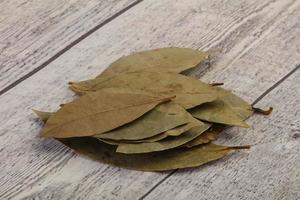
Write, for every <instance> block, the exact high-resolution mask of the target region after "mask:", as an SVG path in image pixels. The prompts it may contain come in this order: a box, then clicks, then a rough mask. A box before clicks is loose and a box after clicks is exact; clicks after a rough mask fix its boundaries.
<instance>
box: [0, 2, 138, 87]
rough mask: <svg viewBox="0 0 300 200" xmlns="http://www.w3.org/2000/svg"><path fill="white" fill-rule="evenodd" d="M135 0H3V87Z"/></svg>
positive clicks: (0, 46) (0, 58)
mask: <svg viewBox="0 0 300 200" xmlns="http://www.w3.org/2000/svg"><path fill="white" fill-rule="evenodd" d="M135 2H140V1H137V0H121V1H120V0H108V1H98V0H88V1H86V0H64V1H61V0H54V1H53V0H46V1H45V0H34V1H33V0H30V1H28V0H21V1H19V0H12V1H1V2H0V91H1V90H2V89H4V88H5V87H7V86H8V85H10V84H12V83H14V82H15V81H17V80H18V79H20V78H21V77H23V76H24V75H26V74H27V73H29V72H32V71H33V70H35V69H37V68H39V67H41V66H42V65H43V64H44V63H45V62H48V61H49V59H51V58H52V57H53V56H57V54H59V53H60V51H62V50H64V48H66V47H68V46H69V45H70V44H72V43H74V42H76V40H78V39H81V38H80V37H81V36H84V35H85V34H86V33H88V32H89V31H91V30H93V29H94V28H95V27H96V28H98V27H97V26H99V25H101V24H102V23H103V24H105V23H107V20H108V19H110V18H111V17H113V16H114V15H116V14H117V13H119V12H122V10H124V9H127V8H128V7H129V6H130V5H131V4H134V3H135ZM68 48H69V47H68ZM8 77H9V78H8Z"/></svg>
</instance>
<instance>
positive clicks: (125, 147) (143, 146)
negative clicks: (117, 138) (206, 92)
mask: <svg viewBox="0 0 300 200" xmlns="http://www.w3.org/2000/svg"><path fill="white" fill-rule="evenodd" d="M209 127H210V124H206V123H202V125H201V126H198V127H194V128H192V129H191V130H189V131H187V132H185V133H183V134H181V135H180V136H170V137H167V138H166V139H163V140H159V141H157V142H150V143H139V144H120V145H119V146H118V147H117V150H116V151H117V152H120V153H126V154H135V153H149V152H153V151H164V150H167V149H172V148H175V147H178V146H181V145H183V144H185V143H187V142H189V141H191V140H193V139H195V138H196V137H198V136H199V135H201V134H202V133H203V132H204V131H206V130H207V129H208V128H209Z"/></svg>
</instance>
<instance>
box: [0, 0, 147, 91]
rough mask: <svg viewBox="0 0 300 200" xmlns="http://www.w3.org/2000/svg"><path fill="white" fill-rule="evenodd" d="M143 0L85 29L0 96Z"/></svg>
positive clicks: (9, 86)
mask: <svg viewBox="0 0 300 200" xmlns="http://www.w3.org/2000/svg"><path fill="white" fill-rule="evenodd" d="M142 1H143V0H137V1H135V2H133V3H132V4H130V5H128V6H127V7H125V8H123V9H122V10H120V11H119V12H117V13H115V14H114V15H112V16H111V17H109V18H107V19H106V20H104V21H103V22H101V23H100V24H98V25H96V26H95V27H94V28H92V29H90V30H89V31H87V32H86V33H84V34H83V35H81V36H80V37H78V38H77V39H76V40H74V41H73V42H71V43H70V44H69V45H67V46H66V47H65V48H63V49H62V50H60V51H59V52H57V53H56V54H54V56H52V57H50V58H49V59H48V60H46V61H45V62H44V63H42V64H41V65H39V66H38V67H36V68H35V69H33V70H32V71H30V72H28V73H27V74H25V75H24V76H22V77H21V78H19V79H17V80H16V81H14V82H13V83H11V84H9V85H8V86H6V87H5V88H4V89H2V90H1V91H0V96H1V95H3V94H4V93H6V92H8V91H9V90H11V89H12V88H14V87H16V86H17V85H18V84H20V83H22V82H23V81H25V80H26V79H27V78H29V77H31V76H32V75H34V74H35V73H37V72H38V71H40V70H42V69H43V68H45V67H46V66H47V65H49V64H50V63H51V62H53V61H54V60H56V59H57V58H58V57H60V56H61V55H63V54H64V53H65V52H67V51H68V50H69V49H71V48H72V47H74V46H75V45H76V44H78V43H79V42H81V41H82V40H84V39H85V38H87V37H88V36H89V35H91V34H92V33H94V32H95V31H97V30H99V29H100V28H101V27H103V26H105V25H106V24H108V23H109V22H111V21H112V20H114V19H116V18H117V17H119V16H120V15H122V14H123V13H125V12H126V11H128V10H129V9H131V8H133V7H134V6H136V5H137V4H139V3H141V2H142Z"/></svg>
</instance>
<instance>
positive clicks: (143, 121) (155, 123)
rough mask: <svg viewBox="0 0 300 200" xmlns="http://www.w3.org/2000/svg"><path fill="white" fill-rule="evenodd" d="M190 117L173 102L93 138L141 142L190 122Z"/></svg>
mask: <svg viewBox="0 0 300 200" xmlns="http://www.w3.org/2000/svg"><path fill="white" fill-rule="evenodd" d="M190 118H192V116H191V115H190V114H189V113H188V112H187V111H186V110H185V109H184V108H182V107H181V106H179V105H177V104H176V103H174V102H168V103H165V104H161V105H159V106H157V107H156V108H154V109H153V110H151V111H150V112H148V113H147V114H145V115H143V116H142V117H140V118H138V119H136V120H135V121H133V122H131V123H129V124H126V125H124V126H122V127H119V128H117V129H115V130H112V131H109V132H107V133H103V134H97V135H94V136H93V137H96V138H101V139H110V140H141V139H145V138H149V137H152V136H155V135H158V134H160V133H162V132H165V131H167V130H169V129H172V128H175V127H177V126H180V125H182V124H186V123H188V122H189V121H190Z"/></svg>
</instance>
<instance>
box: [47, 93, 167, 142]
mask: <svg viewBox="0 0 300 200" xmlns="http://www.w3.org/2000/svg"><path fill="white" fill-rule="evenodd" d="M171 98H172V97H165V96H164V97H162V96H148V95H142V94H114V93H108V92H93V93H89V94H86V95H84V96H82V97H80V98H78V99H76V100H74V101H73V102H70V103H68V104H65V105H64V106H63V107H62V108H60V109H59V110H58V111H57V112H56V113H55V114H53V115H52V116H51V117H50V118H49V119H48V120H47V122H46V124H45V127H44V128H43V130H42V136H45V137H56V138H66V137H82V136H91V135H94V134H100V133H103V132H107V131H110V130H112V129H115V128H117V127H119V126H122V125H124V124H127V123H129V122H131V121H133V120H135V119H137V118H139V117H140V116H142V115H143V114H145V113H146V112H148V111H150V110H151V109H153V108H154V107H155V106H157V105H158V104H160V103H162V102H166V101H169V100H170V99H171Z"/></svg>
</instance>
